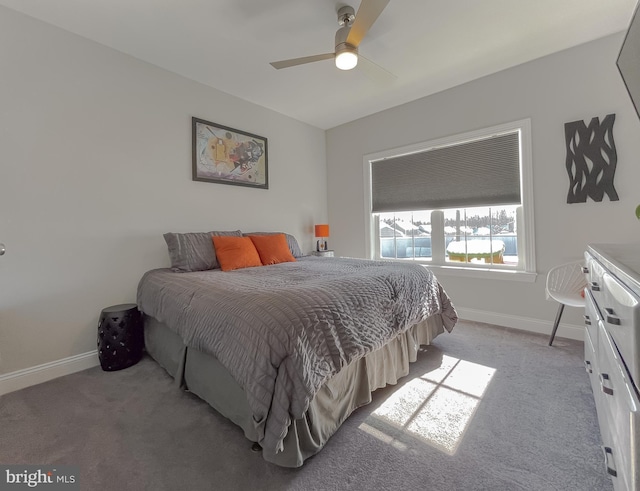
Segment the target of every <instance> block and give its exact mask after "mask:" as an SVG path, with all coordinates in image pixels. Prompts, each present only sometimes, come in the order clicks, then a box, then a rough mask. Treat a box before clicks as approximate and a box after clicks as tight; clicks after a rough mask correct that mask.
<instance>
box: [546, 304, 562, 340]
mask: <svg viewBox="0 0 640 491" xmlns="http://www.w3.org/2000/svg"><path fill="white" fill-rule="evenodd" d="M563 311H564V304H563V303H561V304H560V307H558V313H557V314H556V322H555V323H554V324H553V331H551V339H549V346H551V343H553V338H555V337H556V331H557V330H558V324H560V317H562V312H563Z"/></svg>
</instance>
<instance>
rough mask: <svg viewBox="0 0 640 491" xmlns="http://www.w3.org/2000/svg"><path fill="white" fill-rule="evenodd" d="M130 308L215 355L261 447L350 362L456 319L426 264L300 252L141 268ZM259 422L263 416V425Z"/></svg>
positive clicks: (276, 442)
mask: <svg viewBox="0 0 640 491" xmlns="http://www.w3.org/2000/svg"><path fill="white" fill-rule="evenodd" d="M137 301H138V306H139V308H140V310H142V311H143V312H144V313H145V314H147V315H150V316H153V317H155V318H156V319H157V320H159V321H161V322H164V323H165V324H166V325H167V326H168V327H169V328H170V329H172V330H174V331H176V332H177V333H178V334H179V335H180V336H181V337H182V339H183V341H184V343H185V344H186V345H187V346H188V347H192V348H196V349H198V350H200V351H203V352H205V353H209V354H212V355H214V356H215V357H216V358H217V359H218V360H219V361H220V362H221V363H222V364H223V365H224V366H225V367H226V368H227V369H228V370H229V372H230V373H231V374H232V375H233V377H234V378H235V380H236V381H237V382H238V384H240V385H241V386H242V387H243V389H244V391H245V392H246V395H247V401H248V404H249V406H250V408H251V410H252V413H253V417H254V420H255V422H256V425H257V426H258V427H262V428H264V434H263V435H262V440H261V441H260V442H259V443H260V444H261V445H262V446H263V447H264V448H270V449H274V450H276V451H277V450H280V449H281V448H282V440H283V439H284V437H285V436H286V434H287V428H288V426H289V424H290V422H291V420H292V419H298V418H301V417H302V416H303V414H304V412H305V411H306V409H307V407H308V405H309V402H310V401H311V399H312V398H313V397H314V394H315V393H316V392H317V390H318V389H319V388H320V387H321V386H322V385H323V384H324V383H325V382H326V381H327V380H328V379H329V378H330V377H331V376H332V375H334V374H336V373H337V372H339V371H340V369H341V368H342V367H344V366H346V365H347V364H349V363H350V362H352V361H353V360H356V359H358V358H360V357H362V356H364V355H366V354H367V353H369V352H371V351H373V350H375V349H377V348H380V347H381V346H383V345H384V344H385V343H387V342H388V341H389V340H390V339H393V338H394V337H395V336H396V335H397V334H398V333H400V332H403V331H405V330H406V329H408V328H409V327H410V326H412V325H413V324H415V323H417V322H419V321H421V320H424V319H426V318H428V317H430V316H432V315H434V314H437V315H442V319H443V323H444V326H445V328H447V330H449V331H450V330H451V329H452V328H453V326H454V324H455V322H456V320H457V316H456V312H455V310H454V308H453V306H452V305H451V302H450V301H449V299H448V297H447V295H446V293H445V292H444V291H443V290H442V288H441V287H440V285H439V283H438V282H437V280H436V278H435V277H434V276H433V274H432V273H431V271H430V270H428V269H426V268H424V267H422V266H420V265H417V264H409V263H397V262H384V261H368V260H362V259H337V258H320V257H302V258H299V259H298V261H296V262H290V263H281V264H276V265H272V266H262V267H256V268H246V269H240V270H235V271H230V272H223V271H221V270H211V271H201V272H193V273H175V272H172V271H171V270H169V269H156V270H152V271H149V272H147V273H146V274H145V275H144V276H143V277H142V279H141V280H140V284H139V286H138V300H137ZM262 423H264V424H262Z"/></svg>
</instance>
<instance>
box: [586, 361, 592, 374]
mask: <svg viewBox="0 0 640 491" xmlns="http://www.w3.org/2000/svg"><path fill="white" fill-rule="evenodd" d="M584 368H585V370H586V371H587V373H593V368H591V362H590V361H589V360H584Z"/></svg>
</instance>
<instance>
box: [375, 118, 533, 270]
mask: <svg viewBox="0 0 640 491" xmlns="http://www.w3.org/2000/svg"><path fill="white" fill-rule="evenodd" d="M530 153H531V152H530V124H529V121H528V120H523V121H518V122H514V123H510V124H505V125H501V126H497V127H492V128H487V129H484V130H480V131H476V132H472V133H466V134H464V135H456V136H454V137H450V138H445V139H440V140H436V141H431V142H425V143H421V144H417V145H412V146H409V147H404V148H401V149H394V150H389V151H385V152H379V153H376V154H372V155H367V156H365V159H364V160H365V176H366V180H367V186H366V189H367V190H368V196H367V199H366V202H367V215H368V216H369V220H368V235H369V257H372V258H380V259H391V260H402V261H419V262H424V263H425V264H429V265H430V266H432V267H437V268H443V269H447V270H450V271H454V270H455V271H458V272H460V271H463V272H464V271H472V272H473V273H475V274H477V273H478V272H482V271H491V272H512V273H524V274H525V276H526V273H533V272H534V271H535V264H534V254H533V205H532V202H531V196H532V188H531V157H530ZM463 274H468V273H463ZM529 276H530V277H529V278H526V280H531V281H532V280H533V279H534V278H535V276H533V277H531V275H529ZM511 277H513V275H511ZM518 279H522V278H518Z"/></svg>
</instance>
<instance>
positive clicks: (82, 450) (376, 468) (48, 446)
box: [0, 321, 612, 491]
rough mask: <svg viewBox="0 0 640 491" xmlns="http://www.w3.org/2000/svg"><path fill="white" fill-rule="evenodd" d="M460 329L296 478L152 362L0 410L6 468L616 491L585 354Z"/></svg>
mask: <svg viewBox="0 0 640 491" xmlns="http://www.w3.org/2000/svg"><path fill="white" fill-rule="evenodd" d="M547 342H548V338H547V337H546V336H541V335H536V334H530V333H526V332H523V331H516V330H511V329H506V328H501V327H496V326H491V325H486V324H479V323H472V322H465V321H461V322H460V323H459V324H458V325H457V326H456V327H455V329H454V331H453V333H451V334H448V333H445V334H443V335H441V336H439V337H438V338H437V339H436V340H435V341H434V344H433V345H432V346H429V347H427V348H426V349H425V350H424V351H423V352H422V353H421V354H420V355H419V358H418V362H417V363H414V364H413V365H412V370H411V373H410V375H409V376H408V377H406V378H405V379H403V380H402V381H401V383H400V384H398V385H396V386H392V387H387V388H385V389H383V390H379V391H377V392H376V393H375V396H374V401H373V403H372V404H370V405H368V406H365V407H363V408H360V409H359V410H357V411H356V412H355V413H354V414H353V415H352V416H351V417H350V418H349V419H348V420H347V421H346V422H345V423H344V424H343V426H342V427H341V428H340V430H339V431H338V432H337V433H336V434H335V435H334V436H333V437H332V438H331V440H330V441H329V442H328V444H327V445H326V446H325V448H324V449H323V450H322V451H321V452H320V453H319V454H318V455H316V456H315V457H313V458H311V459H309V460H308V461H307V462H306V463H305V465H304V466H303V467H301V468H299V469H285V468H280V467H277V466H274V465H272V464H269V463H267V462H265V461H264V460H262V457H261V455H260V454H259V453H254V452H252V451H251V450H250V447H251V444H250V442H248V441H247V440H246V439H245V438H244V436H243V434H242V432H241V430H240V429H239V428H237V427H236V426H234V425H233V424H232V423H230V422H229V421H228V420H226V419H225V418H223V417H221V416H220V415H219V414H218V413H216V412H215V411H214V410H213V409H211V408H210V407H209V406H208V405H206V404H205V403H204V402H202V401H201V400H200V399H198V398H197V397H195V396H193V395H192V394H190V393H187V392H183V391H180V390H179V389H178V388H177V387H176V386H175V385H174V384H173V381H172V379H171V378H170V377H169V376H168V375H167V374H166V373H165V372H164V370H163V369H162V368H160V367H159V366H158V365H157V364H156V363H155V362H154V361H153V360H151V359H149V358H144V359H143V360H142V361H141V362H140V363H138V364H137V365H135V366H133V367H130V368H128V369H126V370H121V371H117V372H103V371H102V370H101V369H100V368H99V367H96V368H93V369H90V370H86V371H84V372H79V373H76V374H73V375H69V376H66V377H62V378H59V379H56V380H53V381H50V382H47V383H44V384H41V385H38V386H35V387H30V388H27V389H24V390H21V391H18V392H14V393H11V394H7V395H5V396H2V397H1V398H0V463H3V464H58V465H62V464H66V465H75V466H78V467H79V469H80V476H79V481H80V485H81V489H83V490H146V489H149V490H158V491H160V490H176V489H186V490H210V489H216V490H245V489H246V490H253V489H264V490H272V489H273V490H311V489H317V490H343V489H353V490H378V489H380V490H395V489H403V490H409V489H424V490H435V491H440V490H465V491H466V490H492V491H499V490H509V491H513V490H544V491H550V490H562V491H567V490H580V491H590V490H593V491H606V490H610V489H612V485H611V481H610V479H609V478H608V476H607V475H606V473H605V470H604V464H603V457H602V453H601V450H600V444H601V443H600V435H599V431H598V425H597V418H596V413H595V406H594V401H593V396H592V393H591V388H590V386H589V380H588V377H587V374H586V373H585V371H584V368H583V363H582V349H583V345H582V343H581V342H577V341H571V340H566V339H561V338H558V339H556V340H555V341H554V346H553V347H549V346H547Z"/></svg>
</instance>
